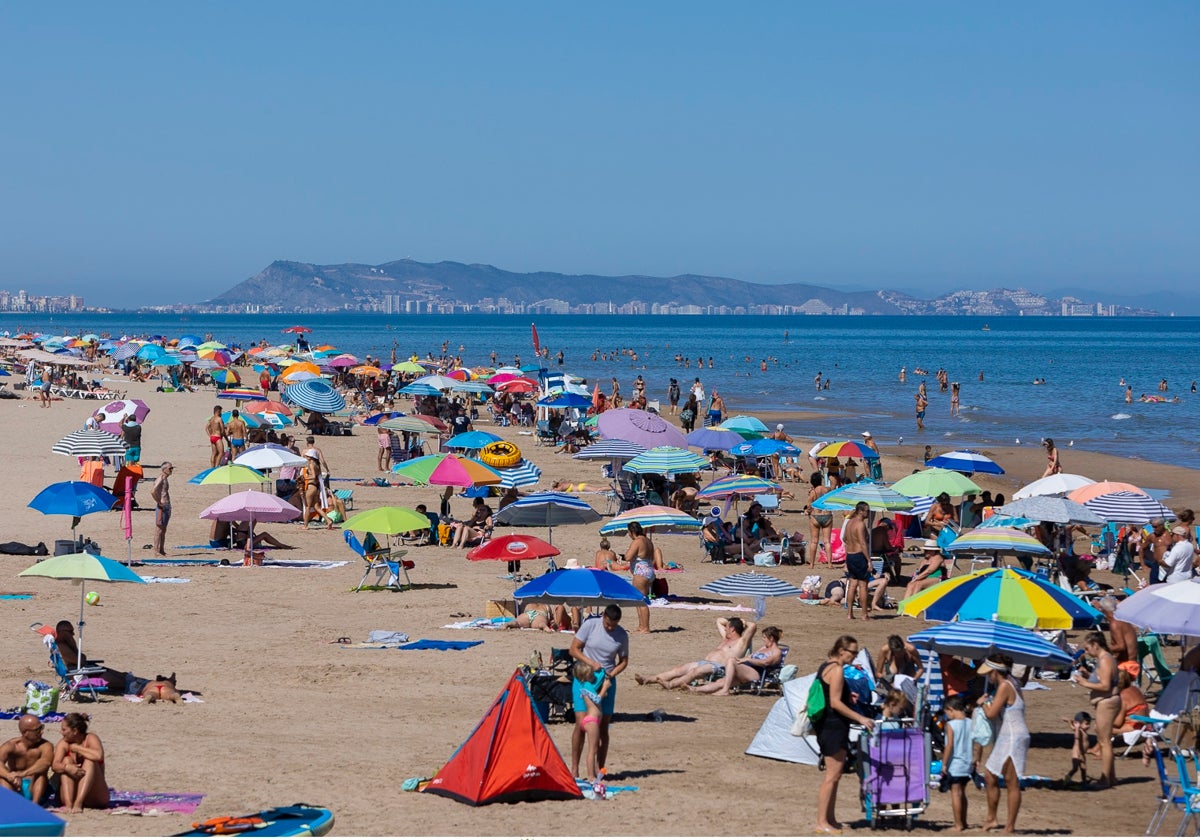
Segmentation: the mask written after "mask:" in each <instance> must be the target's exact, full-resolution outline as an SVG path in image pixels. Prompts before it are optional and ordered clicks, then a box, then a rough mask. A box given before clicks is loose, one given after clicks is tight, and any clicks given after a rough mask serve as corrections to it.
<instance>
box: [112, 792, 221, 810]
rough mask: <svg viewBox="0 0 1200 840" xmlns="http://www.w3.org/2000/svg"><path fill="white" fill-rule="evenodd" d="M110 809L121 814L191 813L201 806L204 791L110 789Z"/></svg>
mask: <svg viewBox="0 0 1200 840" xmlns="http://www.w3.org/2000/svg"><path fill="white" fill-rule="evenodd" d="M108 797H109V802H108V811H109V812H110V813H121V814H152V813H159V814H191V813H194V812H195V811H196V809H197V808H199V807H200V802H201V801H202V800H203V799H204V794H203V793H153V792H150V791H137V790H111V789H110V790H109V794H108Z"/></svg>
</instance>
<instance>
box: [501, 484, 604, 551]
mask: <svg viewBox="0 0 1200 840" xmlns="http://www.w3.org/2000/svg"><path fill="white" fill-rule="evenodd" d="M599 521H600V514H598V513H596V511H595V510H593V509H592V506H591V505H589V504H588V503H587V502H585V501H583V499H580V498H579V497H578V496H571V495H568V494H567V493H552V492H545V493H530V494H529V495H528V496H526V497H525V498H523V499H517V500H516V501H515V502H513V503H512V504H510V505H506V506H505V507H502V508H500V510H498V511H497V512H496V523H497V524H499V525H529V526H535V527H542V528H548V529H549V531H550V538H549V539H548V542H553V537H554V526H555V525H586V524H587V523H589V522H599Z"/></svg>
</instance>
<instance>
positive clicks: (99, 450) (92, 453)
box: [52, 429, 125, 458]
mask: <svg viewBox="0 0 1200 840" xmlns="http://www.w3.org/2000/svg"><path fill="white" fill-rule="evenodd" d="M52 451H53V452H56V453H57V454H59V455H72V456H75V457H77V458H103V457H104V456H106V455H124V454H125V441H123V440H122V439H121V438H119V437H117V436H116V435H111V434H109V433H108V432H103V431H101V430H99V429H80V430H79V431H77V432H71V434H69V435H67V436H66V437H65V438H63V439H62V440H60V441H59V442H58V443H56V444H54V447H53V449H52Z"/></svg>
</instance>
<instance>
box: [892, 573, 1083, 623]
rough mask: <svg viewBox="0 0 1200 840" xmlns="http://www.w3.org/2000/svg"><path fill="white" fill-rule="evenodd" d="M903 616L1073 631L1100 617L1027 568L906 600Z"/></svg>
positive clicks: (979, 576)
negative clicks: (971, 620) (990, 622)
mask: <svg viewBox="0 0 1200 840" xmlns="http://www.w3.org/2000/svg"><path fill="white" fill-rule="evenodd" d="M896 611H897V612H898V613H899V614H900V615H913V616H919V615H921V614H924V617H925V619H926V620H927V621H955V620H957V621H967V620H970V619H976V618H978V619H983V620H985V621H987V620H991V621H1007V622H1008V623H1009V624H1015V625H1017V626H1018V627H1037V628H1041V629H1047V630H1071V629H1074V628H1081V627H1092V626H1094V625H1095V624H1097V623H1099V622H1100V620H1101V615H1100V613H1099V612H1098V611H1097V610H1095V609H1094V608H1092V607H1090V606H1088V605H1087V604H1086V603H1084V602H1083V601H1081V600H1080V599H1079V598H1076V597H1075V596H1074V595H1072V594H1071V593H1069V592H1067V591H1066V590H1064V589H1061V588H1059V587H1058V586H1055V585H1054V584H1053V583H1051V582H1050V581H1048V580H1046V579H1045V578H1042V577H1038V576H1037V575H1034V574H1032V573H1030V572H1026V571H1024V570H1023V569H981V570H980V571H978V572H971V573H970V574H966V575H961V576H959V577H955V578H951V579H950V580H947V581H943V582H942V583H939V584H937V585H936V586H931V587H930V588H929V589H926V590H924V591H922V592H918V593H917V594H916V595H913V596H912V597H911V598H905V599H904V600H903V601H901V602H900V604H899V605H898V606H897V608H896Z"/></svg>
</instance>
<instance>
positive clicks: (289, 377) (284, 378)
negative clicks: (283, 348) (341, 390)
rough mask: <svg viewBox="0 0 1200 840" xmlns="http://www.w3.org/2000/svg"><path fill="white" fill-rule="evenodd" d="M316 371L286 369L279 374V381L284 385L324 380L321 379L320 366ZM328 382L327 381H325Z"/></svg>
mask: <svg viewBox="0 0 1200 840" xmlns="http://www.w3.org/2000/svg"><path fill="white" fill-rule="evenodd" d="M317 370H318V372H317V373H313V372H312V371H309V370H293V371H286V372H284V373H281V374H280V375H279V381H280V382H282V383H283V384H284V385H296V384H298V383H300V382H317V381H324V380H322V379H321V374H320V368H318V369H317ZM327 384H328V383H327Z"/></svg>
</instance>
